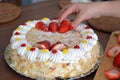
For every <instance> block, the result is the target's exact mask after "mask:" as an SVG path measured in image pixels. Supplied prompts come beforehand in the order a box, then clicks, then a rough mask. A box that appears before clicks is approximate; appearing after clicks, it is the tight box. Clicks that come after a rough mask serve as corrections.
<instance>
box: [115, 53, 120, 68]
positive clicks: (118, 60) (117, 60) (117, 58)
mask: <svg viewBox="0 0 120 80" xmlns="http://www.w3.org/2000/svg"><path fill="white" fill-rule="evenodd" d="M113 65H114V66H115V67H118V68H120V52H119V53H118V54H117V55H116V56H115V57H114V60H113Z"/></svg>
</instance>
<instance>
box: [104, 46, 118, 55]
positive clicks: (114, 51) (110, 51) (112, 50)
mask: <svg viewBox="0 0 120 80" xmlns="http://www.w3.org/2000/svg"><path fill="white" fill-rule="evenodd" d="M119 52H120V45H115V46H113V47H111V48H109V49H108V50H107V53H106V54H107V56H108V57H115V56H116V55H117V54H118V53H119Z"/></svg>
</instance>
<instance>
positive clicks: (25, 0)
mask: <svg viewBox="0 0 120 80" xmlns="http://www.w3.org/2000/svg"><path fill="white" fill-rule="evenodd" d="M43 1H47V0H0V2H9V3H13V4H16V5H18V6H19V5H28V4H32V3H37V2H43ZM71 1H74V2H89V1H110V0H71Z"/></svg>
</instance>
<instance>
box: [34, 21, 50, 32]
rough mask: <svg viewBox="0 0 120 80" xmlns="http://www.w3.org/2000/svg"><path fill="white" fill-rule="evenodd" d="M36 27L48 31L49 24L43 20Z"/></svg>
mask: <svg viewBox="0 0 120 80" xmlns="http://www.w3.org/2000/svg"><path fill="white" fill-rule="evenodd" d="M35 27H36V28H37V29H38V30H42V31H45V32H47V31H48V28H47V26H46V25H45V24H44V23H43V22H38V23H37V24H36V26H35Z"/></svg>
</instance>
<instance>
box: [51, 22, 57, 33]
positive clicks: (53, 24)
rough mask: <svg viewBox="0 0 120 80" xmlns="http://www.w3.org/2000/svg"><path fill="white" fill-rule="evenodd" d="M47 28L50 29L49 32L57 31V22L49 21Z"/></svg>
mask: <svg viewBox="0 0 120 80" xmlns="http://www.w3.org/2000/svg"><path fill="white" fill-rule="evenodd" d="M49 30H50V31H51V32H53V33H54V32H57V31H58V24H57V22H51V23H50V24H49Z"/></svg>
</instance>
